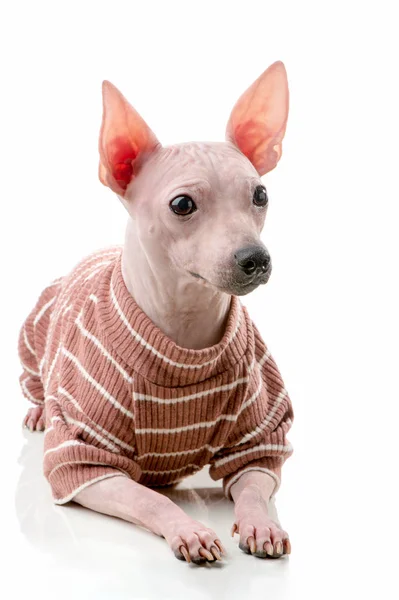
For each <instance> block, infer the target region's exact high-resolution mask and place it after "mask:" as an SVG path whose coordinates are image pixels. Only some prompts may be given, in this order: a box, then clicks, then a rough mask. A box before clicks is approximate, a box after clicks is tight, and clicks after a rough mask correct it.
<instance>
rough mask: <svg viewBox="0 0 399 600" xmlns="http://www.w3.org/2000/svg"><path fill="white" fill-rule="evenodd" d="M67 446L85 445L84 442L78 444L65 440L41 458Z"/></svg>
mask: <svg viewBox="0 0 399 600" xmlns="http://www.w3.org/2000/svg"><path fill="white" fill-rule="evenodd" d="M68 446H86V444H85V443H84V442H78V440H67V441H66V442H62V444H59V445H58V446H54V448H49V449H48V450H46V452H45V453H44V454H43V456H46V455H47V454H50V452H57V450H61V449H62V448H68Z"/></svg>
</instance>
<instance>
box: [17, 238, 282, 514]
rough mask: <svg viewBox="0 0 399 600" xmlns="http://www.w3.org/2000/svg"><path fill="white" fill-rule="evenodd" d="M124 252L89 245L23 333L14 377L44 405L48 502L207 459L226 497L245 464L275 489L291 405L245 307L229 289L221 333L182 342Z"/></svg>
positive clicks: (180, 470)
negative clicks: (192, 344) (193, 343)
mask: <svg viewBox="0 0 399 600" xmlns="http://www.w3.org/2000/svg"><path fill="white" fill-rule="evenodd" d="M121 255H122V249H121V247H114V248H110V249H107V250H102V251H98V252H95V253H93V254H92V255H90V256H88V257H87V258H85V259H84V260H83V261H81V262H80V263H79V264H78V265H77V266H76V267H75V268H74V269H73V270H72V271H71V273H70V274H69V275H67V276H65V277H61V278H59V279H57V280H55V281H54V282H53V283H52V284H51V285H49V286H48V287H47V288H46V289H45V290H44V291H43V292H42V294H41V296H40V298H39V299H38V301H37V303H36V306H35V307H34V309H33V311H32V312H31V313H30V315H29V316H28V318H27V319H26V321H25V322H24V324H23V326H22V328H21V331H20V335H19V356H20V360H21V363H22V367H23V373H22V375H21V377H20V384H21V388H22V392H23V394H24V395H25V397H26V398H27V399H28V400H30V401H31V402H33V403H34V404H37V405H43V406H44V412H45V427H46V429H45V439H44V461H43V469H44V475H45V477H46V478H47V480H48V482H49V484H50V486H51V490H52V495H53V498H54V502H55V503H56V504H64V503H66V502H68V501H70V500H72V499H73V497H74V496H75V495H76V494H77V493H78V492H79V491H81V490H82V489H84V488H85V487H87V486H88V485H90V484H91V483H94V482H96V481H99V480H101V479H105V478H107V477H114V476H116V475H119V476H125V477H130V478H131V479H133V480H135V481H137V482H139V483H141V484H143V485H145V486H148V487H157V486H164V485H170V484H173V483H176V482H179V481H181V480H182V479H184V478H186V477H187V476H189V475H191V474H194V473H195V472H197V471H199V470H200V469H202V467H204V466H205V465H207V464H209V465H210V468H209V474H210V476H211V478H212V479H213V480H219V479H222V480H223V482H222V483H223V490H224V494H225V495H226V497H227V498H230V499H232V497H231V494H230V488H231V485H232V484H233V483H234V482H236V481H237V479H238V478H239V477H240V476H241V475H242V474H243V473H245V472H247V471H251V470H256V471H263V472H265V473H268V474H269V475H271V477H273V479H274V480H275V482H276V486H275V490H274V493H275V492H276V491H277V489H278V487H279V485H280V476H281V466H282V464H283V463H284V461H285V459H286V458H287V457H288V456H289V455H290V454H291V453H292V448H291V446H290V444H289V442H288V441H287V439H286V433H287V431H288V429H289V428H290V425H291V422H292V419H293V412H292V406H291V402H290V400H289V397H288V394H287V391H286V390H285V388H284V384H283V382H282V379H281V376H280V373H279V371H278V369H277V367H276V364H275V362H274V360H273V358H272V356H271V355H270V352H269V351H268V349H267V347H266V345H265V344H264V342H263V340H262V338H261V336H260V334H259V332H258V330H257V328H256V327H255V325H254V324H253V323H252V321H251V319H250V318H249V315H248V312H247V309H246V308H245V307H244V306H243V305H242V304H241V302H240V300H239V298H238V297H237V296H231V306H230V311H229V315H228V321H227V326H226V329H225V332H224V335H223V338H222V340H221V341H220V342H219V343H218V344H216V345H215V346H212V347H210V348H205V349H203V350H192V349H186V348H182V347H180V346H178V345H176V344H175V343H174V342H173V341H172V340H171V339H170V338H168V337H167V336H166V335H165V334H164V333H163V332H162V331H161V330H160V329H159V328H158V327H156V326H155V325H154V323H153V322H152V321H151V320H150V319H149V317H148V316H147V315H146V314H145V313H144V312H143V311H142V310H141V309H140V307H139V306H138V305H137V304H136V302H135V301H134V299H133V297H132V296H131V294H130V293H129V291H128V290H127V288H126V285H125V282H124V279H123V276H122V269H121Z"/></svg>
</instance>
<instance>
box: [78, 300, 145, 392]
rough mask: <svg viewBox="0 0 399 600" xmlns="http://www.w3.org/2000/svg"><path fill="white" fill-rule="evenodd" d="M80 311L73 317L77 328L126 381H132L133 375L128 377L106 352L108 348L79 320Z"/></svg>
mask: <svg viewBox="0 0 399 600" xmlns="http://www.w3.org/2000/svg"><path fill="white" fill-rule="evenodd" d="M82 312H83V311H80V313H79V315H78V316H77V317H76V319H75V323H76V325H77V326H78V328H79V330H80V331H81V333H82V334H83V335H84V336H85V337H87V338H88V339H89V340H90V341H92V342H93V344H95V345H96V346H97V348H98V349H99V350H100V351H101V352H102V354H103V356H105V358H107V359H108V360H109V361H110V362H111V363H112V364H113V365H114V367H115V368H116V369H117V370H118V371H119V373H120V374H121V375H122V376H123V377H124V379H126V381H128V382H129V383H132V382H133V377H130V375H128V373H127V372H126V371H125V369H123V368H122V367H121V366H120V365H119V364H118V363H117V362H116V360H115V359H114V358H113V357H112V356H111V354H110V353H109V352H108V350H107V349H106V348H105V347H104V346H103V345H102V344H101V342H99V340H98V339H97V338H96V337H95V336H94V335H93V334H92V333H90V331H88V330H87V329H86V328H85V327H84V326H83V325H82V322H81V321H80V317H81V316H82Z"/></svg>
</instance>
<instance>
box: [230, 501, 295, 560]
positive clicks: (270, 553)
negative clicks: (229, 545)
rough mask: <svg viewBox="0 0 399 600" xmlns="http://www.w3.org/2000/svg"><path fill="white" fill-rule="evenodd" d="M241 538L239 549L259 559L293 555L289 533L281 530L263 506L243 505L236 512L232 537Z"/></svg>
mask: <svg viewBox="0 0 399 600" xmlns="http://www.w3.org/2000/svg"><path fill="white" fill-rule="evenodd" d="M234 533H238V534H239V536H240V543H239V545H238V547H239V548H240V550H242V551H243V552H245V553H246V554H253V555H254V556H257V557H259V558H280V557H281V556H283V555H284V554H290V553H291V544H290V541H289V538H288V533H287V532H286V531H284V530H283V529H281V527H280V526H279V525H277V523H275V521H273V519H271V518H270V516H269V515H268V513H267V509H265V508H264V507H261V506H250V505H247V507H246V508H245V506H243V505H241V506H240V508H239V510H236V518H235V521H234V523H233V527H232V530H231V535H232V537H234Z"/></svg>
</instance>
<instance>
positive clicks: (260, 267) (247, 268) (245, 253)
mask: <svg viewBox="0 0 399 600" xmlns="http://www.w3.org/2000/svg"><path fill="white" fill-rule="evenodd" d="M234 258H235V259H236V262H237V264H238V266H239V267H240V269H242V270H243V271H244V273H245V274H246V275H252V274H254V273H255V272H258V273H265V272H266V271H267V270H268V268H269V265H270V254H269V253H268V251H267V250H266V248H263V247H262V246H246V247H245V248H240V249H239V250H237V251H236V252H235V254H234Z"/></svg>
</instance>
